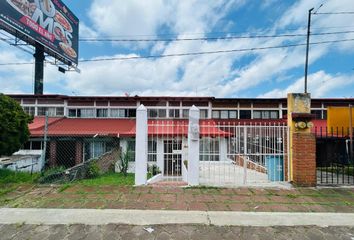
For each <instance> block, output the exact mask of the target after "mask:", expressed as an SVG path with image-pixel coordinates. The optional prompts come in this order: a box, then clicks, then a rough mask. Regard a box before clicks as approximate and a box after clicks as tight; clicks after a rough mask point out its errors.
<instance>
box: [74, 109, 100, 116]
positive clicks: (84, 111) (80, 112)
mask: <svg viewBox="0 0 354 240" xmlns="http://www.w3.org/2000/svg"><path fill="white" fill-rule="evenodd" d="M95 116H96V114H95V109H92V108H84V109H78V110H77V117H81V118H94V117H95Z"/></svg>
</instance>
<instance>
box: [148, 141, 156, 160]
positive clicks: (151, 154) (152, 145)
mask: <svg viewBox="0 0 354 240" xmlns="http://www.w3.org/2000/svg"><path fill="white" fill-rule="evenodd" d="M156 153H157V142H156V140H149V141H148V161H149V162H156V160H157V155H156Z"/></svg>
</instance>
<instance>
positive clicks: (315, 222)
mask: <svg viewBox="0 0 354 240" xmlns="http://www.w3.org/2000/svg"><path fill="white" fill-rule="evenodd" d="M18 223H26V224H45V225H57V224H85V225H106V224H124V225H139V226H144V225H162V224H163V225H165V224H200V225H215V226H259V227H270V226H319V227H328V226H354V214H353V213H286V212H282V213H277V212H214V211H211V212H207V211H153V210H118V209H103V210H96V209H17V208H1V209H0V224H18Z"/></svg>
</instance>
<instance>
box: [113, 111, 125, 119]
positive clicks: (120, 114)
mask: <svg viewBox="0 0 354 240" xmlns="http://www.w3.org/2000/svg"><path fill="white" fill-rule="evenodd" d="M125 112H126V111H125V109H111V117H112V118H125V117H126V114H125Z"/></svg>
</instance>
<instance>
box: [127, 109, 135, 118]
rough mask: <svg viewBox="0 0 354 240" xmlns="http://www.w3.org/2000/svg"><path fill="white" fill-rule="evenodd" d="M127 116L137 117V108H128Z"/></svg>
mask: <svg viewBox="0 0 354 240" xmlns="http://www.w3.org/2000/svg"><path fill="white" fill-rule="evenodd" d="M126 117H128V118H135V117H136V109H126Z"/></svg>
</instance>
